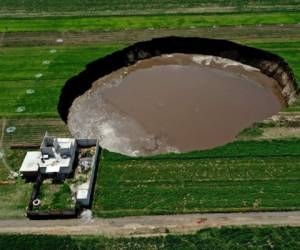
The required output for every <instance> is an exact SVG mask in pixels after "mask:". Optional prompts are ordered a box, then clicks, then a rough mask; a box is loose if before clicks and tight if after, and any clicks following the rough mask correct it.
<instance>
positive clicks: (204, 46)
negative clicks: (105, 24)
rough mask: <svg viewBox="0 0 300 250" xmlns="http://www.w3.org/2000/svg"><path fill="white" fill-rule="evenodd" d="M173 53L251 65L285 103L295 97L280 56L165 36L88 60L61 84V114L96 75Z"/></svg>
mask: <svg viewBox="0 0 300 250" xmlns="http://www.w3.org/2000/svg"><path fill="white" fill-rule="evenodd" d="M172 53H185V54H202V55H212V56H219V57H223V58H228V59H231V60H235V61H238V62H241V63H243V64H247V65H250V66H252V67H255V68H258V69H260V70H261V72H262V73H264V74H265V75H267V76H269V77H271V78H273V79H275V80H276V81H277V82H278V84H279V87H280V89H281V92H282V95H283V98H284V100H285V102H286V104H287V105H289V104H291V103H292V102H293V101H294V100H295V98H296V94H297V85H296V81H295V78H294V75H293V72H292V70H291V69H290V67H289V66H288V64H287V63H286V62H285V61H284V59H283V58H281V57H280V56H277V55H275V54H272V53H269V52H266V51H263V50H260V49H255V48H251V47H247V46H243V45H240V44H236V43H234V42H231V41H226V40H215V39H208V38H196V37H164V38H156V39H153V40H150V41H145V42H138V43H135V44H133V45H131V46H129V47H127V48H125V49H123V50H120V51H117V52H114V53H112V54H111V55H108V56H106V57H103V58H100V59H98V60H96V61H94V62H92V63H90V64H88V65H87V66H86V69H85V70H84V71H82V72H81V73H79V74H78V75H77V76H74V77H72V78H71V79H69V80H68V81H67V82H66V84H65V86H64V87H63V89H62V92H61V96H60V99H59V104H58V112H59V114H60V116H61V118H62V119H63V120H64V121H65V122H67V118H68V113H69V108H70V107H71V105H72V102H73V101H74V100H75V98H77V97H78V96H80V95H82V94H83V93H85V92H86V91H87V90H88V89H90V88H91V87H92V84H93V82H95V81H96V80H97V79H99V78H101V77H103V76H105V75H107V74H110V73H111V72H113V71H115V70H117V69H120V68H122V67H125V66H129V65H132V64H135V63H136V62H137V61H138V60H142V59H146V58H150V57H154V56H159V55H162V54H172Z"/></svg>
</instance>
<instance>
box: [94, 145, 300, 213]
mask: <svg viewBox="0 0 300 250" xmlns="http://www.w3.org/2000/svg"><path fill="white" fill-rule="evenodd" d="M299 160H300V140H298V139H294V140H274V141H243V142H238V141H237V142H234V143H231V144H228V145H226V146H223V147H219V148H215V149H213V150H208V151H201V152H193V153H187V154H180V155H178V154H170V155H162V156H159V157H146V158H138V159H132V158H130V157H125V156H122V155H118V154H113V153H110V152H107V151H105V153H104V155H103V162H102V165H101V170H100V174H99V175H98V180H97V183H98V186H97V189H96V193H95V200H94V212H95V214H97V215H98V216H108V217H110V216H125V215H140V214H172V213H192V212H208V211H210V212H212V211H214V212H218V211H252V210H253V211H257V210H289V209H291V210H293V209H299V207H300V192H299V189H298V184H297V183H298V182H299V180H300V179H299V177H300V161H299Z"/></svg>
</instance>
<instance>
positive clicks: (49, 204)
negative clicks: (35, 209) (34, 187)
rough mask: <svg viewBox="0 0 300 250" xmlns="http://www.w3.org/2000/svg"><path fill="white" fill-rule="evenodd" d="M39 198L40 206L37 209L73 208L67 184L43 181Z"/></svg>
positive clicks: (73, 204)
mask: <svg viewBox="0 0 300 250" xmlns="http://www.w3.org/2000/svg"><path fill="white" fill-rule="evenodd" d="M39 198H40V199H41V206H40V208H39V210H55V209H67V208H73V207H74V206H75V203H74V202H73V201H72V195H71V189H70V187H69V185H68V184H66V183H62V184H55V183H51V184H50V183H43V184H42V186H41V189H40V195H39Z"/></svg>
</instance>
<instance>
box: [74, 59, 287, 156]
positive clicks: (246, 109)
mask: <svg viewBox="0 0 300 250" xmlns="http://www.w3.org/2000/svg"><path fill="white" fill-rule="evenodd" d="M282 106H283V102H282V98H281V94H280V90H279V88H278V84H277V83H276V81H275V80H273V79H271V78H269V77H267V76H266V75H264V74H262V73H261V72H260V71H259V70H258V69H256V68H253V67H250V66H247V65H243V64H240V63H237V62H234V61H231V60H228V59H224V58H219V57H212V56H201V55H184V54H171V55H165V56H161V57H153V58H150V59H146V60H142V61H140V62H138V63H136V64H135V65H132V66H129V67H126V68H122V69H120V70H118V71H115V72H113V73H112V74H110V75H107V76H105V77H103V78H101V79H99V80H98V81H96V82H95V83H94V84H93V87H92V88H91V89H90V90H89V91H88V92H86V93H85V94H84V95H82V96H80V97H78V98H77V99H76V100H75V101H74V103H73V104H72V107H71V109H70V113H69V117H68V126H69V129H70V131H71V133H72V134H73V135H74V136H75V137H87V138H99V140H100V144H101V146H103V147H104V148H107V149H109V150H111V151H114V152H119V153H122V154H126V155H131V156H138V155H153V154H158V153H167V152H187V151H193V150H202V149H209V148H213V147H216V146H219V145H223V144H225V143H228V142H230V141H233V140H234V139H235V137H236V135H237V134H238V133H239V132H240V131H241V130H242V129H244V128H246V127H249V126H251V125H252V124H253V123H254V122H258V121H261V120H263V119H265V118H268V117H270V116H272V115H274V114H276V113H278V112H279V111H280V109H281V108H282Z"/></svg>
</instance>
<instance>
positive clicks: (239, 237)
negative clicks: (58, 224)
mask: <svg viewBox="0 0 300 250" xmlns="http://www.w3.org/2000/svg"><path fill="white" fill-rule="evenodd" d="M299 239H300V228H299V227H294V228H293V227H257V228H251V227H223V228H215V229H205V230H202V231H199V232H197V233H196V234H187V235H167V236H161V237H147V238H146V237H145V238H143V237H138V238H137V237H135V238H134V237H132V238H106V237H102V236H54V235H26V234H25V235H17V234H2V235H0V245H1V247H2V249H3V250H6V249H15V250H18V249H32V250H36V249H45V250H48V249H57V250H59V249H66V250H68V249H90V250H92V249H124V250H125V249H130V250H134V249H145V250H147V249H170V250H171V249H224V250H226V249H241V250H242V249H257V250H260V249H297V248H299V247H300V240H299Z"/></svg>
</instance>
